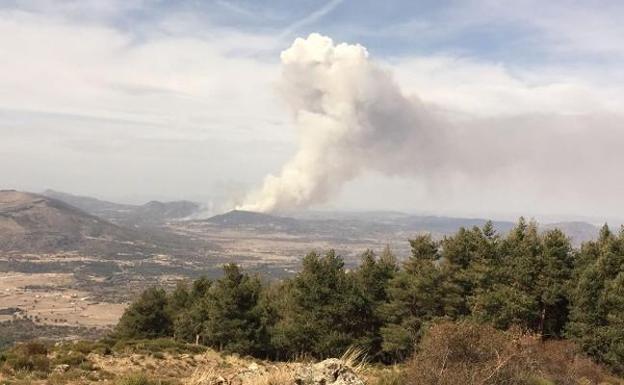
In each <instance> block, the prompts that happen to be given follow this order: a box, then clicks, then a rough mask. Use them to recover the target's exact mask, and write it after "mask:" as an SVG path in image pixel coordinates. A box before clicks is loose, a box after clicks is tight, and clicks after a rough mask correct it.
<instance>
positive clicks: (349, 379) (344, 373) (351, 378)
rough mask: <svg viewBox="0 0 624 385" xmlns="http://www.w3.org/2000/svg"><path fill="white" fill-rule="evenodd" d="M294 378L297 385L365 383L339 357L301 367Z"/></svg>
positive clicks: (359, 384)
mask: <svg viewBox="0 0 624 385" xmlns="http://www.w3.org/2000/svg"><path fill="white" fill-rule="evenodd" d="M294 380H295V384H297V385H364V381H362V379H361V378H360V377H358V375H357V374H356V373H355V372H354V371H353V369H351V367H349V366H347V365H346V364H345V363H344V362H343V361H341V360H339V359H337V358H330V359H327V360H325V361H321V362H319V363H316V364H312V365H306V366H302V367H300V368H299V369H298V370H297V371H296V372H295V376H294Z"/></svg>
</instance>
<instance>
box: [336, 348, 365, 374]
mask: <svg viewBox="0 0 624 385" xmlns="http://www.w3.org/2000/svg"><path fill="white" fill-rule="evenodd" d="M340 361H342V363H343V364H345V365H346V366H348V367H349V368H351V370H353V371H354V372H355V373H356V374H362V373H363V372H364V370H365V369H366V366H367V365H366V364H367V362H368V361H367V356H366V352H365V351H364V350H362V349H360V348H356V347H353V346H352V347H350V348H349V349H347V350H346V351H345V352H344V353H343V354H342V356H341V357H340Z"/></svg>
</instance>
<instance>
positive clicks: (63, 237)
mask: <svg viewBox="0 0 624 385" xmlns="http://www.w3.org/2000/svg"><path fill="white" fill-rule="evenodd" d="M137 238H138V237H137V234H136V232H134V231H132V230H129V229H124V228H122V227H119V226H117V225H114V224H112V223H110V222H107V221H105V220H103V219H100V218H98V217H96V216H93V215H91V214H88V213H86V212H84V211H82V210H80V209H78V208H76V207H73V206H70V205H69V204H67V203H64V202H61V201H59V200H56V199H52V198H49V197H45V196H42V195H38V194H32V193H25V192H19V191H14V190H1V191H0V250H1V251H14V250H16V251H21V252H56V251H68V250H85V249H99V248H101V247H102V246H111V245H112V244H122V245H125V246H132V245H134V244H135V241H136V239H137Z"/></svg>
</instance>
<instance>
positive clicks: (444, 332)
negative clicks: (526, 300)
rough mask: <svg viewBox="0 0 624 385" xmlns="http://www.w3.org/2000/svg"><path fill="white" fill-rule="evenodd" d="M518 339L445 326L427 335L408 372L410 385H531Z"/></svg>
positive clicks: (474, 327) (468, 326)
mask: <svg viewBox="0 0 624 385" xmlns="http://www.w3.org/2000/svg"><path fill="white" fill-rule="evenodd" d="M525 361H526V358H525V357H524V356H523V351H522V349H520V341H519V340H518V338H517V337H516V336H512V335H510V334H507V333H504V332H501V331H498V330H496V329H494V328H493V327H491V326H485V325H479V324H474V323H469V322H459V323H451V322H443V323H439V324H436V325H433V326H432V327H431V328H430V329H429V330H428V331H427V332H426V333H425V335H424V337H423V340H422V343H421V344H420V346H419V347H418V351H417V353H416V354H415V356H414V358H413V359H412V361H411V362H410V363H409V364H408V368H407V372H406V374H407V384H408V385H425V384H427V385H429V384H439V385H447V384H448V385H458V384H466V385H470V384H482V385H488V384H492V385H493V384H503V383H504V384H510V385H516V384H518V385H520V384H529V382H528V380H527V379H525V378H524V377H523V369H524V368H525V365H526V363H525Z"/></svg>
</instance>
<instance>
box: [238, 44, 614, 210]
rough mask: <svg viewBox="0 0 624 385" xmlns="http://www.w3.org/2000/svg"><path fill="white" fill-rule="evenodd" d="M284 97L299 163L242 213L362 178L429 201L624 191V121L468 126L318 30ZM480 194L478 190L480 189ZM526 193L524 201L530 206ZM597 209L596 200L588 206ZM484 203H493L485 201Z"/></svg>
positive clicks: (308, 197)
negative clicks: (409, 184)
mask: <svg viewBox="0 0 624 385" xmlns="http://www.w3.org/2000/svg"><path fill="white" fill-rule="evenodd" d="M281 59H282V67H283V68H282V70H283V73H282V84H281V90H282V92H283V94H284V95H283V96H284V99H285V100H286V102H287V103H288V104H289V106H290V108H291V110H292V114H293V116H294V122H295V126H296V127H297V129H298V131H299V147H298V151H297V153H296V154H295V156H294V157H293V158H292V159H291V160H290V161H288V162H287V163H286V164H285V165H284V166H283V168H282V170H281V172H280V174H279V175H278V176H273V175H269V176H267V177H266V179H265V181H264V185H263V187H262V188H261V189H260V190H258V191H256V192H254V193H252V194H250V195H249V196H248V197H247V199H246V200H245V202H244V204H243V205H242V206H240V207H239V209H244V210H251V211H262V212H267V211H287V210H292V209H298V208H305V207H308V206H310V205H314V204H319V203H324V202H326V201H328V200H329V199H330V198H332V197H333V196H334V194H336V193H337V192H338V191H339V190H340V189H341V188H342V186H343V185H344V184H345V183H346V182H348V181H349V180H352V179H354V178H355V177H357V176H359V175H360V174H362V173H363V172H365V171H377V172H379V173H382V174H384V175H398V176H408V177H410V178H416V179H418V180H419V181H421V182H423V183H424V184H423V185H425V186H427V188H428V190H430V191H429V193H430V195H432V196H442V195H445V194H448V193H449V192H453V193H459V192H462V191H464V190H465V187H466V186H470V183H473V184H475V183H476V185H477V189H476V191H477V192H476V194H477V199H478V197H479V195H481V196H483V197H484V198H483V199H488V198H489V199H492V198H494V199H499V200H500V201H501V202H503V203H504V205H505V206H508V205H509V204H510V202H512V201H514V200H515V201H518V202H524V204H523V205H521V206H518V207H520V208H523V209H526V207H527V205H533V204H534V203H535V202H538V201H542V200H544V199H549V200H548V201H547V202H548V204H547V207H548V208H549V209H551V208H552V207H562V208H564V209H569V208H571V207H572V208H575V209H577V208H578V207H582V206H583V205H586V204H587V202H588V201H590V199H589V198H591V197H593V196H594V195H595V193H596V188H595V186H601V191H603V193H602V198H601V200H600V202H604V205H603V206H604V207H612V206H609V205H614V204H616V203H617V202H619V198H618V197H619V196H618V195H617V194H616V192H619V191H624V183H621V182H619V181H620V180H621V178H614V177H613V175H619V174H620V173H621V170H619V168H618V165H620V164H621V163H622V162H624V159H623V155H622V152H621V150H620V145H621V143H623V142H624V130H622V127H624V125H623V124H624V123H623V122H624V118H622V117H621V116H619V115H618V116H612V115H609V114H602V115H593V114H584V115H582V114H575V113H573V114H561V113H550V114H525V115H516V116H511V117H507V118H505V117H503V118H496V119H479V118H475V119H463V120H461V123H460V124H459V123H458V120H457V119H455V118H453V116H452V115H451V116H449V115H446V113H444V112H441V111H444V109H443V108H439V107H435V108H434V107H432V106H430V105H425V104H424V103H422V102H420V101H419V100H418V99H416V98H413V97H407V96H405V95H404V94H403V93H402V92H401V90H400V88H399V87H398V86H397V84H396V83H395V82H394V81H393V79H392V77H391V76H390V74H389V73H388V72H387V71H386V70H384V69H383V68H382V67H380V66H379V65H377V64H375V63H374V62H372V61H371V60H369V58H368V53H367V51H366V49H365V48H364V47H362V46H360V45H348V44H338V45H334V43H333V42H332V40H331V39H329V38H327V37H323V36H320V35H318V34H312V35H310V36H309V37H308V38H307V39H297V40H296V41H295V42H294V44H293V45H292V46H291V47H290V48H289V49H287V50H286V51H284V52H283V53H282V55H281ZM473 191H474V190H473ZM524 197H528V198H524ZM592 201H594V199H592ZM486 203H487V202H486Z"/></svg>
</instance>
